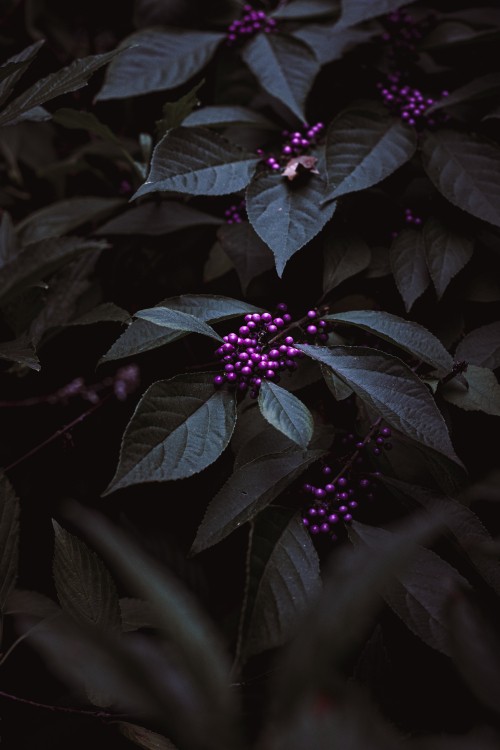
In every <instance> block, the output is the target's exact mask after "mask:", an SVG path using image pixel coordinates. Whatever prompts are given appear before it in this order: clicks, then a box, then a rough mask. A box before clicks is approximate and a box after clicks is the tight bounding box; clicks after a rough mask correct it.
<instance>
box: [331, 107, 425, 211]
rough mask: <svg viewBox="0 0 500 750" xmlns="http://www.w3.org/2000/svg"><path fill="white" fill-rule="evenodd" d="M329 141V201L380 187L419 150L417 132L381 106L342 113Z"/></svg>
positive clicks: (333, 124) (334, 123)
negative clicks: (417, 148)
mask: <svg viewBox="0 0 500 750" xmlns="http://www.w3.org/2000/svg"><path fill="white" fill-rule="evenodd" d="M326 138H327V140H326V169H327V173H328V193H327V199H328V200H333V199H334V198H339V197H340V196H341V195H346V194H348V193H354V192H357V191H359V190H365V189H366V188H369V187H372V185H377V183H379V182H381V181H382V180H384V179H385V178H386V177H388V176H389V175H390V174H392V173H393V172H395V171H396V169H399V167H401V166H402V165H403V164H405V163H406V162H407V161H409V159H411V157H412V156H413V154H414V153H415V150H416V147H417V137H416V134H415V130H414V129H413V128H410V127H408V125H405V124H404V123H402V122H401V120H399V119H396V118H394V117H391V116H390V115H389V114H388V113H387V110H386V109H385V108H384V107H383V106H382V105H380V106H379V105H377V104H366V105H363V106H359V107H358V108H356V109H351V110H347V111H345V112H343V113H341V114H340V115H338V117H336V118H335V120H333V122H332V124H331V125H330V127H329V128H328V133H327V137H326Z"/></svg>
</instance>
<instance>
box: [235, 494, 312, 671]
mask: <svg viewBox="0 0 500 750" xmlns="http://www.w3.org/2000/svg"><path fill="white" fill-rule="evenodd" d="M249 544H250V548H249V553H248V558H247V560H248V565H249V579H248V584H247V585H248V592H247V595H246V608H245V612H244V617H245V621H244V635H243V638H244V640H243V652H244V655H245V657H249V656H252V655H254V654H258V653H260V652H261V651H265V650H266V649H269V648H276V647H278V646H281V645H283V644H284V643H286V642H287V641H288V640H290V638H291V637H292V636H293V635H294V633H295V631H296V629H297V625H298V623H299V622H300V620H301V618H302V617H303V615H304V613H305V612H306V611H307V609H308V608H309V606H310V604H311V603H312V602H313V601H314V600H315V599H316V597H317V595H318V594H319V592H320V590H321V579H320V573H319V560H318V556H317V554H316V550H315V549H314V546H313V544H312V541H311V537H310V535H309V533H308V532H307V530H306V529H305V528H304V526H303V524H302V522H301V520H300V518H299V517H298V516H297V512H296V511H294V510H292V509H290V508H281V507H271V508H266V510H264V511H262V513H259V515H258V516H257V518H256V520H255V525H254V528H253V530H252V532H251V537H250V542H249Z"/></svg>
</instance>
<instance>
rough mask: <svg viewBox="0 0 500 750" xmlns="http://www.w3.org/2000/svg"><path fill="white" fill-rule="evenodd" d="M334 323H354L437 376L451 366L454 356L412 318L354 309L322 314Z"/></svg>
mask: <svg viewBox="0 0 500 750" xmlns="http://www.w3.org/2000/svg"><path fill="white" fill-rule="evenodd" d="M323 317H324V319H325V320H331V321H332V322H334V323H342V324H345V325H352V326H356V327H357V328H361V329H362V330H364V331H369V332H370V333H373V334H375V336H379V337H380V338H382V339H384V340H385V341H390V342H391V344H394V345H395V346H398V347H400V348H401V349H404V351H406V352H408V353H409V354H411V355H412V356H413V357H415V358H416V359H420V360H422V362H427V364H429V365H432V367H433V368H434V369H435V370H437V371H438V372H439V373H440V375H442V376H443V375H447V374H448V373H449V372H451V369H452V368H453V357H452V356H451V355H450V354H449V353H448V352H447V351H446V349H445V348H444V346H443V345H442V343H441V342H440V341H439V339H438V338H436V336H434V334H433V333H431V332H430V331H428V330H427V329H426V328H424V327H423V326H421V325H420V324H419V323H415V322H414V321H411V320H404V319H403V318H399V317H398V316H397V315H392V314H391V313H387V312H382V311H379V310H353V311H352V312H346V313H336V314H331V315H325V316H323Z"/></svg>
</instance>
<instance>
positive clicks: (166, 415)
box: [105, 373, 236, 494]
mask: <svg viewBox="0 0 500 750" xmlns="http://www.w3.org/2000/svg"><path fill="white" fill-rule="evenodd" d="M235 423H236V401H235V393H234V392H230V391H229V390H226V389H221V390H216V389H215V388H214V384H213V375H212V374H211V373H199V374H193V375H177V376H176V377H174V378H171V379H170V380H160V381H158V382H157V383H153V385H151V386H150V387H149V388H148V390H147V391H146V393H145V394H144V396H143V397H142V399H141V400H140V401H139V404H138V406H137V408H136V410H135V412H134V414H133V415H132V419H131V420H130V422H129V424H128V426H127V429H126V430H125V434H124V436H123V441H122V446H121V451H120V459H119V462H118V468H117V470H116V474H115V476H114V477H113V479H112V481H111V484H110V485H109V487H108V488H107V490H106V492H105V494H109V493H110V492H115V491H116V490H118V489H120V488H122V487H128V486H130V485H132V484H141V483H143V482H166V481H169V480H172V479H185V478H186V477H190V476H192V475H193V474H197V473H198V472H200V471H202V470H203V469H205V468H206V467H207V466H209V465H210V464H211V463H213V462H214V461H215V460H216V459H217V458H218V457H219V456H220V454H221V453H222V451H223V450H224V449H225V448H226V446H227V444H228V443H229V440H230V439H231V435H232V433H233V429H234V425H235Z"/></svg>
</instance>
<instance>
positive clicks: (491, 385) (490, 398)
mask: <svg viewBox="0 0 500 750" xmlns="http://www.w3.org/2000/svg"><path fill="white" fill-rule="evenodd" d="M465 379H466V381H467V385H468V389H467V390H464V387H463V386H462V385H460V384H457V383H456V381H455V380H450V382H449V383H446V385H445V386H443V387H442V389H441V393H442V395H443V397H444V398H445V399H446V400H447V401H449V402H450V404H454V405H455V406H458V407H459V408H460V409H464V410H465V411H482V412H484V413H485V414H492V415H493V416H495V417H500V384H499V383H498V380H497V378H496V375H495V373H494V372H492V371H491V370H489V369H488V368H487V367H478V366H477V365H469V366H468V367H467V372H466V373H465Z"/></svg>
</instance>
